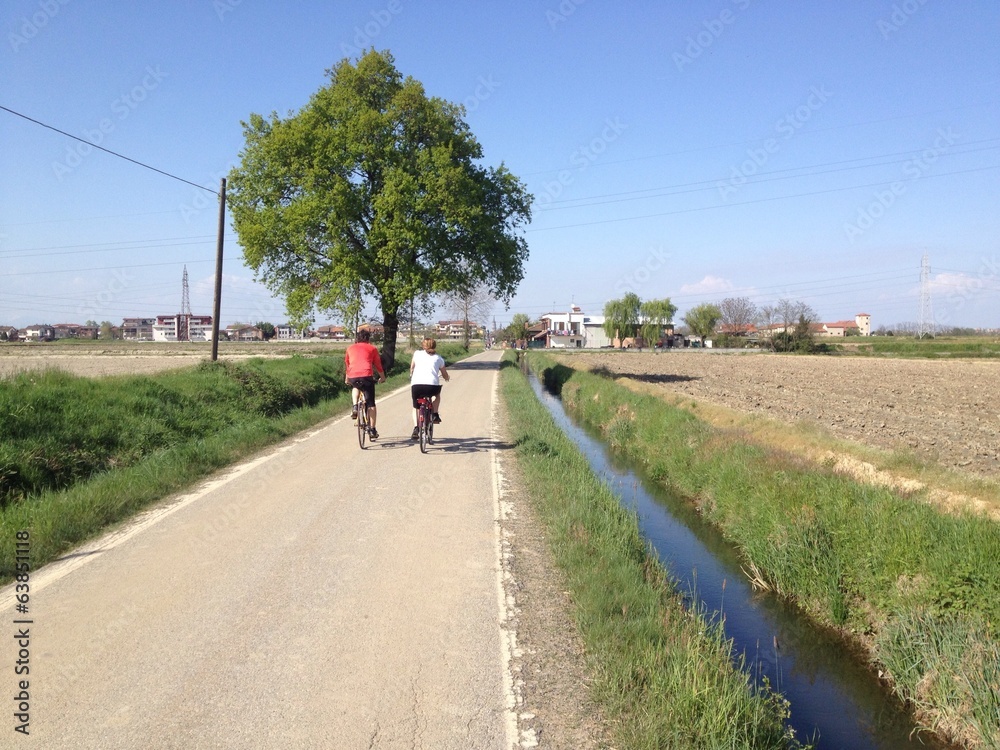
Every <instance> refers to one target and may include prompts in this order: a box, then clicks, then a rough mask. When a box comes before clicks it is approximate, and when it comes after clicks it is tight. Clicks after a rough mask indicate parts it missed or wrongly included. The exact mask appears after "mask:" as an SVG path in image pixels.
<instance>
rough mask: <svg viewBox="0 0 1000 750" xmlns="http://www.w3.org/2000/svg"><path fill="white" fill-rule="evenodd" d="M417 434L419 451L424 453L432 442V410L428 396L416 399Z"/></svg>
mask: <svg viewBox="0 0 1000 750" xmlns="http://www.w3.org/2000/svg"><path fill="white" fill-rule="evenodd" d="M417 436H418V437H419V438H420V452H421V453H426V452H427V446H428V445H430V444H431V443H433V442H434V412H433V410H432V409H431V400H430V399H429V398H418V399H417Z"/></svg>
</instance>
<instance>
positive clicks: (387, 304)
mask: <svg viewBox="0 0 1000 750" xmlns="http://www.w3.org/2000/svg"><path fill="white" fill-rule="evenodd" d="M327 74H328V76H329V83H328V84H326V85H325V86H323V87H322V88H321V89H320V90H319V91H317V92H316V93H315V94H314V95H313V96H312V98H311V99H310V101H309V103H308V104H307V105H306V106H304V107H303V108H302V109H301V110H299V111H298V112H296V113H292V114H289V115H288V116H287V117H285V118H281V117H279V116H278V115H277V114H275V113H272V114H271V116H270V117H268V118H265V117H262V116H261V115H258V114H253V115H251V116H250V120H249V122H245V123H243V127H244V136H245V138H246V145H245V146H244V148H243V151H242V152H241V154H240V163H239V165H238V166H237V167H235V168H234V169H233V170H232V172H231V173H230V178H229V179H230V194H229V204H230V207H231V211H232V215H233V225H234V228H235V229H236V232H237V234H238V235H239V239H240V244H241V245H242V246H243V250H244V255H245V258H246V262H247V264H248V265H249V266H250V267H251V268H253V269H254V271H255V272H256V275H257V278H258V279H260V280H261V281H263V282H264V283H265V284H266V285H267V286H268V287H269V288H270V289H271V290H272V291H274V292H275V293H276V294H279V295H281V296H282V297H284V299H285V304H286V306H287V308H288V313H289V315H290V316H291V318H292V321H293V323H299V324H304V323H308V322H310V321H311V320H312V319H313V317H314V316H315V314H316V312H317V311H323V312H327V313H332V314H338V315H339V316H340V317H341V318H343V319H345V320H351V319H356V316H357V314H358V312H359V310H360V309H362V308H363V307H364V305H365V303H366V301H367V300H369V299H374V300H375V301H376V302H377V303H378V305H379V307H380V308H381V311H382V317H383V326H384V327H385V344H384V347H383V350H382V355H383V359H384V360H386V362H387V363H388V364H389V365H391V364H392V362H394V361H395V353H396V336H397V333H398V329H399V314H400V312H401V308H404V307H405V306H407V305H408V304H409V303H410V300H412V299H415V298H419V297H420V296H421V295H424V294H428V293H430V294H438V293H444V292H454V291H466V290H468V289H471V288H474V287H475V286H476V285H478V284H484V285H486V287H487V288H488V289H489V291H490V293H491V294H492V295H493V296H494V297H495V298H496V299H498V300H500V301H502V302H504V303H505V304H506V303H509V301H510V298H511V297H512V296H513V294H514V292H515V290H516V289H517V285H518V283H519V282H520V281H521V279H522V277H523V274H524V271H523V267H524V262H525V261H526V259H527V257H528V247H527V243H526V242H525V240H524V238H523V237H522V236H521V234H520V229H521V227H522V226H523V225H525V224H526V223H527V222H529V221H530V218H531V211H530V206H531V201H532V196H531V195H530V194H529V193H528V192H527V191H526V189H525V187H524V185H523V184H522V183H521V181H520V180H519V179H518V178H516V177H515V176H514V175H513V174H511V173H510V172H509V171H508V170H507V169H506V168H505V167H504V166H503V165H502V164H501V165H500V167H497V168H492V167H485V166H483V165H481V164H480V163H479V162H480V160H481V159H482V156H483V153H482V148H481V146H480V145H479V143H478V142H477V141H476V139H475V137H474V136H473V134H472V132H471V131H470V129H469V127H468V125H467V124H466V123H465V121H464V120H463V116H464V114H465V112H464V109H463V108H462V107H461V106H459V105H455V104H452V103H450V102H447V101H444V100H442V99H439V98H436V97H428V96H427V95H426V93H425V92H424V88H423V86H422V85H421V84H420V83H419V82H418V81H416V80H414V79H412V78H410V77H406V78H403V76H402V75H401V74H400V72H399V71H398V70H397V69H396V66H395V62H394V60H393V58H392V55H390V54H389V53H388V52H376V51H375V50H370V51H369V52H367V53H365V54H364V55H362V56H361V57H360V58H359V59H358V60H357V61H356V62H352V61H350V60H346V59H345V60H342V61H341V62H340V63H339V64H337V65H336V66H335V67H334V68H333V69H331V70H329V71H327Z"/></svg>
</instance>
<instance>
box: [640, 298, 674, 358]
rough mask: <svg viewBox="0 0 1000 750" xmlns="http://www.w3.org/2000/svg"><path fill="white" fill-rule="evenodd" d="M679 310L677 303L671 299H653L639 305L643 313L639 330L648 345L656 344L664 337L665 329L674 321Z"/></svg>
mask: <svg viewBox="0 0 1000 750" xmlns="http://www.w3.org/2000/svg"><path fill="white" fill-rule="evenodd" d="M676 312H677V305H675V304H673V303H672V302H671V301H670V300H669V299H651V300H647V301H645V302H643V303H642V304H641V305H640V306H639V313H640V314H641V315H642V324H641V325H640V327H639V332H640V334H642V339H643V341H645V343H646V346H656V345H657V344H658V343H660V339H662V338H663V330H664V329H665V328H666V327H667V325H669V324H670V323H673V322H674V313H676Z"/></svg>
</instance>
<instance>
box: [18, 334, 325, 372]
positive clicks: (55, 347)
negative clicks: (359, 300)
mask: <svg viewBox="0 0 1000 750" xmlns="http://www.w3.org/2000/svg"><path fill="white" fill-rule="evenodd" d="M343 348H344V345H343V344H334V343H331V342H318V343H305V342H303V343H285V342H274V343H272V342H267V343H259V344H236V343H229V342H226V343H220V345H219V359H220V360H223V359H227V360H240V359H249V358H252V357H261V358H270V357H287V356H289V355H291V354H302V355H303V356H309V355H329V354H331V353H336V352H342V351H343ZM211 351H212V349H211V345H210V344H156V343H141V344H137V343H133V342H124V341H114V342H110V343H107V344H102V343H99V342H94V343H93V344H79V343H74V344H59V343H58V342H56V343H51V344H5V345H2V346H0V377H5V376H9V375H13V374H16V373H18V372H25V371H30V370H44V369H49V368H53V369H59V370H65V371H66V372H70V373H72V374H74V375H81V376H84V377H105V376H108V375H150V374H153V373H157V372H162V371H163V370H170V369H176V368H179V367H191V366H192V365H196V364H198V363H199V362H206V361H208V360H209V359H211Z"/></svg>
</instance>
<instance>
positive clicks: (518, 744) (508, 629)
mask: <svg viewBox="0 0 1000 750" xmlns="http://www.w3.org/2000/svg"><path fill="white" fill-rule="evenodd" d="M499 377H500V371H499V370H497V371H496V372H494V373H493V389H492V393H491V396H490V409H491V412H492V419H491V429H490V436H491V438H492V443H493V445H492V447H491V448H490V458H491V462H492V464H493V517H494V535H495V544H496V571H497V609H498V611H499V630H500V673H501V677H502V680H503V698H504V704H505V711H504V733H505V743H504V746H505V747H506V748H508V749H509V750H515V749H516V748H528V747H535V746H536V745H537V744H538V742H537V740H536V739H535V736H534V735H535V733H534V730H533V729H532V730H529V731H528V732H526V733H525V735H526V736H525V737H524V738H522V737H520V736H519V733H518V719H517V716H518V707H519V705H520V703H521V699H520V693H521V691H520V688H519V683H518V682H517V678H516V677H515V676H514V669H513V667H514V661H513V660H514V657H515V656H516V655H518V650H517V628H516V619H515V604H514V596H513V594H508V593H507V589H508V584H509V583H513V576H512V574H511V571H510V550H509V546H510V545H509V543H508V542H507V541H506V539H504V534H505V533H506V532H505V529H504V525H505V522H506V520H507V517H508V515H509V512H510V504H509V503H508V502H507V501H505V500H504V499H503V489H502V487H503V470H502V468H501V467H500V451H499V450H498V449H497V440H498V438H499V430H498V422H499V413H498V390H499V388H498V385H499ZM522 740H523V742H522Z"/></svg>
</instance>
